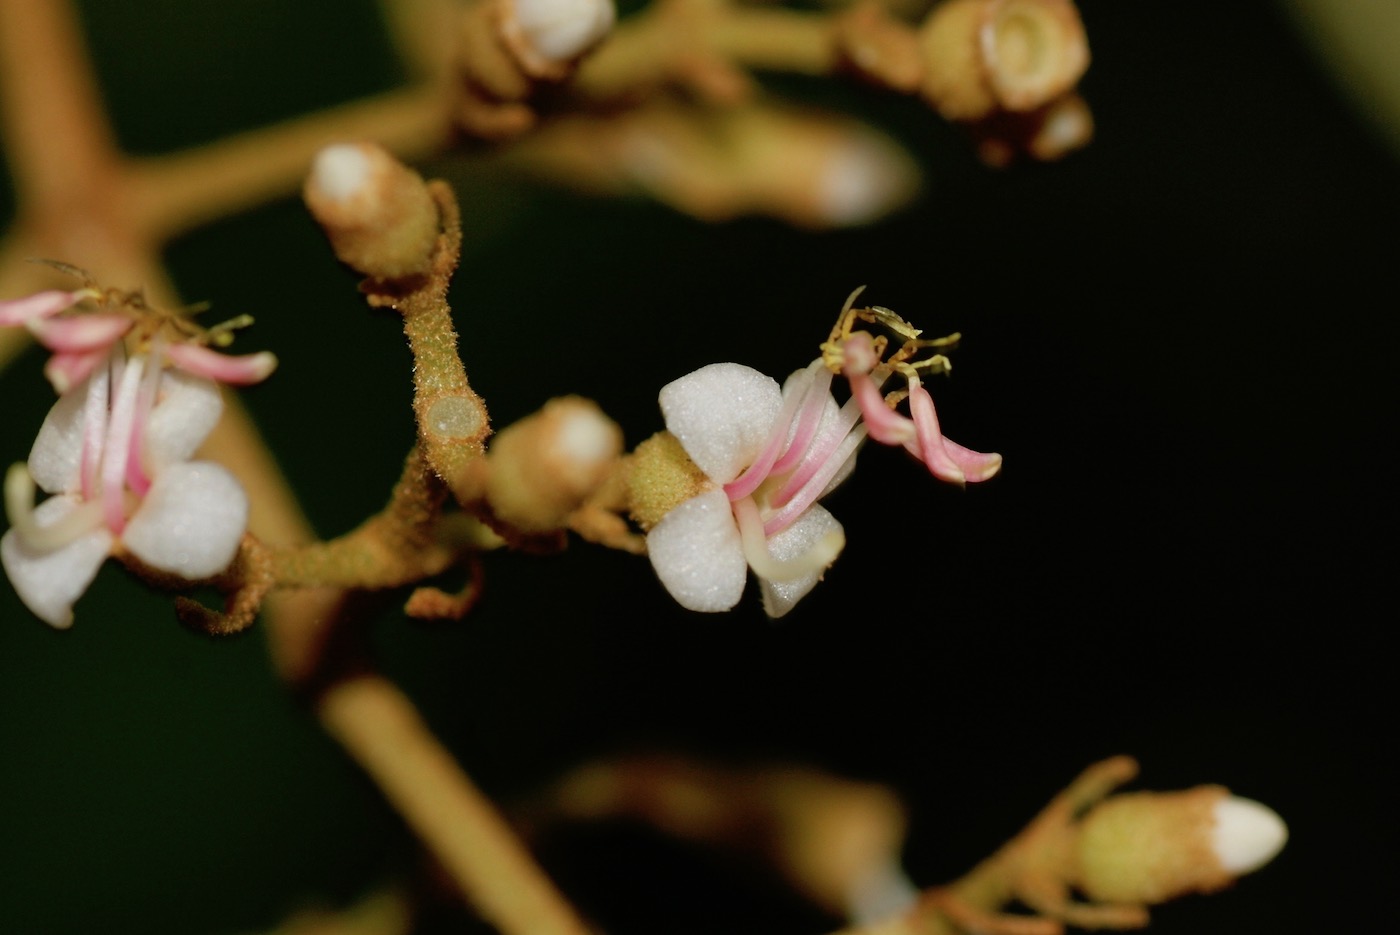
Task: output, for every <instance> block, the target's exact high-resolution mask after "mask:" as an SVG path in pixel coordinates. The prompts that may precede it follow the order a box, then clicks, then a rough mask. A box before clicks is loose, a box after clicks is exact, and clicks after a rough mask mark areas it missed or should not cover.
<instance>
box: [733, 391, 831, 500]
mask: <svg viewBox="0 0 1400 935" xmlns="http://www.w3.org/2000/svg"><path fill="white" fill-rule="evenodd" d="M797 380H799V381H802V384H804V385H810V383H811V380H810V377H809V371H803V372H802V373H801V374H799V375H798V376H797ZM805 398H806V394H805V392H804V390H803V388H802V387H801V386H799V387H798V388H794V390H793V391H792V392H791V393H789V394H788V397H787V399H785V400H783V406H782V408H781V409H780V410H779V411H778V417H777V418H776V419H774V420H773V428H772V429H771V430H770V431H769V432H768V440H767V441H765V442H764V443H763V450H762V451H760V452H759V454H758V457H757V458H756V459H755V460H754V462H753V464H750V465H749V466H748V467H747V468H746V469H745V470H744V472H743V473H742V474H740V475H739V476H738V477H736V478H735V479H734V480H732V481H730V482H729V483H727V484H725V485H724V492H725V494H726V495H728V497H729V499H730V500H731V501H732V500H739V499H741V498H743V497H747V496H748V495H749V494H751V493H753V492H754V491H755V490H757V489H758V488H759V485H760V484H762V483H763V482H764V481H765V480H767V479H768V475H769V474H770V473H771V469H772V467H773V462H774V461H776V460H777V459H778V454H779V453H780V452H781V451H782V447H783V443H784V442H786V441H787V436H788V429H789V428H790V427H791V425H792V420H793V417H794V416H795V415H797V409H798V407H799V406H800V405H802V401H803V400H804V399H805Z"/></svg>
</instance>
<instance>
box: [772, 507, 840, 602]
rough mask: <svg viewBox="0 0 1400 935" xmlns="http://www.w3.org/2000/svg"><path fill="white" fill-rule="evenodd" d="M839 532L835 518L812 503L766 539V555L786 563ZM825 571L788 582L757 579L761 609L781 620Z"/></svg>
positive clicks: (815, 572) (819, 570) (814, 572)
mask: <svg viewBox="0 0 1400 935" xmlns="http://www.w3.org/2000/svg"><path fill="white" fill-rule="evenodd" d="M842 531H843V530H842V528H841V524H840V523H839V522H838V521H837V519H836V517H834V516H832V515H831V514H830V513H829V512H827V510H826V508H825V507H822V506H819V505H817V504H815V503H814V504H812V505H811V506H809V507H808V508H807V509H806V510H804V511H803V513H802V515H801V516H799V517H798V518H797V520H796V522H794V523H793V524H792V525H791V526H789V527H788V528H787V529H784V530H783V531H782V532H780V533H775V534H774V535H772V536H769V537H768V552H769V554H770V555H772V556H773V557H774V558H776V559H779V560H781V561H789V560H791V559H794V558H798V557H800V556H801V555H802V554H803V553H805V552H807V551H808V550H809V549H811V548H812V546H814V545H816V544H817V542H818V541H819V540H820V539H822V538H824V537H825V536H826V535H827V534H828V533H832V532H842ZM825 572H826V569H825V568H820V569H817V570H815V571H813V572H812V573H811V574H807V575H803V576H802V577H801V578H793V579H791V580H789V581H769V580H768V579H766V578H760V579H758V584H759V587H760V588H761V589H762V591H763V610H764V611H765V612H766V613H767V614H768V616H770V617H781V616H782V615H783V614H785V613H787V612H788V611H790V610H792V608H793V606H794V605H796V604H797V602H798V601H800V600H802V598H804V597H806V596H807V592H808V591H810V590H812V588H814V587H815V586H816V584H817V582H818V581H819V580H821V576H822V575H823V574H824V573H825Z"/></svg>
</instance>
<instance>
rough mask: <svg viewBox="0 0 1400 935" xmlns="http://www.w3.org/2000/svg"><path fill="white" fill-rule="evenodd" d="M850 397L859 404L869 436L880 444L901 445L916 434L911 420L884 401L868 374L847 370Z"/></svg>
mask: <svg viewBox="0 0 1400 935" xmlns="http://www.w3.org/2000/svg"><path fill="white" fill-rule="evenodd" d="M846 378H847V379H848V380H850V381H851V398H852V399H854V400H855V401H856V403H857V404H858V405H859V406H860V411H861V415H863V416H865V424H866V425H868V426H869V427H870V437H871V438H873V439H875V440H876V441H877V442H879V443H880V444H882V445H903V444H904V443H905V442H907V441H909V440H910V439H912V438H914V437H915V435H916V434H917V432H916V429H915V426H914V423H913V421H911V420H910V419H907V418H905V417H904V416H902V415H900V414H899V413H897V412H895V411H894V410H893V409H891V408H890V407H889V406H888V405H887V404H886V403H885V397H884V396H882V395H881V394H880V388H879V386H878V385H877V384H876V383H875V380H874V379H872V378H871V376H870V375H869V374H866V373H860V372H848V373H847V374H846Z"/></svg>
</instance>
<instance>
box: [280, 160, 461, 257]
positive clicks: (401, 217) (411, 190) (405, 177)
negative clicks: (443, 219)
mask: <svg viewBox="0 0 1400 935" xmlns="http://www.w3.org/2000/svg"><path fill="white" fill-rule="evenodd" d="M303 197H304V198H305V200H306V204H307V207H308V208H310V209H311V213H312V215H314V216H315V218H316V220H317V221H318V222H320V224H321V226H322V227H323V228H324V229H325V231H326V235H327V236H328V237H329V238H330V242H331V248H332V249H333V250H334V251H335V255H336V256H337V257H338V258H339V259H340V260H341V262H343V263H345V264H347V265H348V266H350V267H352V268H353V269H355V270H357V271H358V272H361V273H364V274H365V275H366V276H373V277H375V278H378V279H395V278H399V277H402V276H408V275H412V274H415V273H421V272H424V271H425V270H427V268H428V265H429V263H430V262H431V260H432V254H433V247H434V245H435V244H436V243H437V237H438V211H437V205H436V204H435V203H434V202H433V198H432V195H431V194H429V192H428V189H427V186H426V185H425V184H424V183H423V179H422V177H420V176H419V175H418V173H416V172H414V171H413V170H412V169H410V168H408V167H407V166H405V165H403V163H401V162H399V161H398V160H397V159H395V158H394V157H393V156H391V155H389V153H388V152H386V151H385V150H384V149H382V148H381V147H379V146H376V145H374V144H372V143H347V144H339V145H335V146H328V147H326V148H325V149H323V150H321V151H320V152H319V153H318V154H317V155H316V160H315V162H314V163H313V164H312V167H311V175H310V176H309V177H308V178H307V180H306V186H305V189H304V190H303Z"/></svg>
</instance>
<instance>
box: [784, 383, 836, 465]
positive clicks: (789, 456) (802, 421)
mask: <svg viewBox="0 0 1400 935" xmlns="http://www.w3.org/2000/svg"><path fill="white" fill-rule="evenodd" d="M813 366H816V367H819V368H820V369H818V370H817V372H816V374H815V375H814V376H813V377H812V385H811V386H809V387H808V388H807V395H806V396H805V397H803V400H802V411H801V412H800V413H799V414H798V417H797V431H796V432H794V433H793V436H792V443H791V444H789V445H788V449H787V451H786V452H784V453H783V456H782V457H781V458H779V459H778V461H777V463H776V464H774V465H773V470H772V472H771V473H773V474H784V473H786V472H788V471H790V470H792V468H793V467H794V466H795V465H796V464H797V463H798V462H799V460H800V459H801V458H802V456H803V455H805V454H806V453H807V449H808V448H810V447H811V446H812V439H814V438H816V436H817V428H818V426H820V425H821V421H822V413H824V412H825V411H826V400H827V398H828V396H829V395H830V389H831V371H830V370H827V369H826V367H825V365H823V364H822V362H821V361H815V362H814V363H813Z"/></svg>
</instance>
